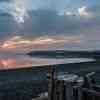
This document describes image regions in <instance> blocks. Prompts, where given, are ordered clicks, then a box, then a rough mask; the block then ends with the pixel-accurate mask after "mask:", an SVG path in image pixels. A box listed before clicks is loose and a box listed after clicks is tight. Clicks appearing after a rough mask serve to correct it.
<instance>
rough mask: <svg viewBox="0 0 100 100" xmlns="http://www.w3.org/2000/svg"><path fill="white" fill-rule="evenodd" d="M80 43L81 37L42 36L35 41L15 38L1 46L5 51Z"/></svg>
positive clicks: (19, 37) (34, 39)
mask: <svg viewBox="0 0 100 100" xmlns="http://www.w3.org/2000/svg"><path fill="white" fill-rule="evenodd" d="M74 43H75V44H78V43H80V36H42V37H35V38H33V39H26V38H23V37H21V36H14V37H12V38H10V39H8V40H6V41H4V42H3V43H2V45H1V48H3V49H27V48H31V49H36V48H44V47H50V46H51V47H52V46H61V45H64V44H74Z"/></svg>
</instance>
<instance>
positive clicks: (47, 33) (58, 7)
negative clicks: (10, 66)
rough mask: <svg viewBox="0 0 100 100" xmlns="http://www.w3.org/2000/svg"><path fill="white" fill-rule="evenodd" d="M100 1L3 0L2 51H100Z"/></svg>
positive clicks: (0, 5)
mask: <svg viewBox="0 0 100 100" xmlns="http://www.w3.org/2000/svg"><path fill="white" fill-rule="evenodd" d="M99 11H100V1H99V0H0V50H10V51H18V52H21V51H25V52H29V51H31V50H40V49H41V50H44V49H45V50H48V49H49V50H50V49H51V50H52V49H65V50H99V49H100V31H99V29H100V13H99Z"/></svg>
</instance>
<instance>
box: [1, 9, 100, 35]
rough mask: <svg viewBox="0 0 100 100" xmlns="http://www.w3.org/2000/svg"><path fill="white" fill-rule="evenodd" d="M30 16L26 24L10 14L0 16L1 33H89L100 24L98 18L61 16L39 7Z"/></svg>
mask: <svg viewBox="0 0 100 100" xmlns="http://www.w3.org/2000/svg"><path fill="white" fill-rule="evenodd" d="M28 13H29V18H28V19H26V21H25V23H24V24H21V25H19V24H18V23H16V21H14V19H13V17H12V16H10V15H9V14H6V13H5V14H2V16H0V26H1V27H2V28H0V35H1V34H2V33H17V34H23V35H36V36H40V35H47V34H48V35H55V34H67V35H73V34H74V35H75V34H81V33H85V32H87V33H89V30H91V29H93V30H96V27H97V26H98V25H100V21H99V19H97V18H94V20H93V19H86V18H78V16H73V15H71V16H67V15H62V16H59V15H58V13H57V12H56V11H54V10H45V9H38V10H34V11H30V12H28Z"/></svg>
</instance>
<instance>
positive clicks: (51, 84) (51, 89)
mask: <svg viewBox="0 0 100 100" xmlns="http://www.w3.org/2000/svg"><path fill="white" fill-rule="evenodd" d="M54 76H55V68H51V70H49V71H48V73H47V77H48V81H49V84H48V100H54V94H55V91H54V90H55V89H54Z"/></svg>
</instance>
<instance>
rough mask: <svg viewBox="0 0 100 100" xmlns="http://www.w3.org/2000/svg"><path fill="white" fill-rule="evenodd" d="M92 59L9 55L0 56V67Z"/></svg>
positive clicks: (53, 63)
mask: <svg viewBox="0 0 100 100" xmlns="http://www.w3.org/2000/svg"><path fill="white" fill-rule="evenodd" d="M92 61H94V59H88V58H66V59H54V58H53V59H49V58H32V57H29V56H26V55H11V56H7V55H6V56H4V57H3V56H2V57H0V69H1V70H3V69H16V68H26V67H27V68H28V67H31V66H40V65H55V64H67V63H80V62H92Z"/></svg>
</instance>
